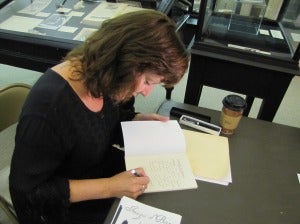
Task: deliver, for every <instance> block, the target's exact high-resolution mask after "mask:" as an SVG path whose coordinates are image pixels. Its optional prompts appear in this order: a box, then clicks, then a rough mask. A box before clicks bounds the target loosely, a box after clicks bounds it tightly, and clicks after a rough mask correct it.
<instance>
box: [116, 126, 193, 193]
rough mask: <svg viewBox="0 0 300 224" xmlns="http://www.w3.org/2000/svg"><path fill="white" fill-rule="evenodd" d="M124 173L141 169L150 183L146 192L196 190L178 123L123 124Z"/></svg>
mask: <svg viewBox="0 0 300 224" xmlns="http://www.w3.org/2000/svg"><path fill="white" fill-rule="evenodd" d="M121 125H122V130H123V137H124V148H125V163H126V169H127V170H130V169H134V168H137V167H143V168H144V170H145V172H146V174H147V176H149V178H150V183H149V185H148V187H147V189H146V191H145V192H160V191H173V190H184V189H192V188H197V183H196V180H195V177H194V175H193V173H192V169H191V166H190V163H189V161H188V158H187V155H186V148H185V138H184V135H183V132H182V130H181V128H180V126H179V124H178V122H177V121H175V120H173V121H168V122H160V121H127V122H122V123H121Z"/></svg>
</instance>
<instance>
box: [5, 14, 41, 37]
mask: <svg viewBox="0 0 300 224" xmlns="http://www.w3.org/2000/svg"><path fill="white" fill-rule="evenodd" d="M42 21H43V20H42V19H36V18H29V17H24V16H15V15H13V16H11V17H9V18H8V19H7V20H5V21H3V22H2V23H1V24H0V29H5V30H11V31H17V32H25V33H27V32H29V31H30V30H33V29H34V28H35V27H36V26H37V25H38V24H39V23H41V22H42ZM20 24H22V25H20Z"/></svg>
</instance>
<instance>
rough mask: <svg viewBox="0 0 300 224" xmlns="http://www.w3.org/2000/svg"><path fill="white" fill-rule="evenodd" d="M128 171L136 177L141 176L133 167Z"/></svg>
mask: <svg viewBox="0 0 300 224" xmlns="http://www.w3.org/2000/svg"><path fill="white" fill-rule="evenodd" d="M130 172H131V173H132V174H133V175H134V176H136V177H141V175H140V174H138V172H136V170H135V169H133V170H130Z"/></svg>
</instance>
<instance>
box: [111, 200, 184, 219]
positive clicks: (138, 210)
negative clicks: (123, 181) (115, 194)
mask: <svg viewBox="0 0 300 224" xmlns="http://www.w3.org/2000/svg"><path fill="white" fill-rule="evenodd" d="M119 208H122V210H121V212H120V214H119V216H118V217H117V220H116V222H115V223H116V224H123V223H130V224H145V223H147V224H177V223H180V221H181V216H180V215H178V214H175V213H172V212H168V211H165V210H162V209H158V208H155V207H152V206H149V205H146V204H143V203H140V202H138V201H135V200H133V199H131V198H128V197H123V198H122V199H121V201H120V204H119Z"/></svg>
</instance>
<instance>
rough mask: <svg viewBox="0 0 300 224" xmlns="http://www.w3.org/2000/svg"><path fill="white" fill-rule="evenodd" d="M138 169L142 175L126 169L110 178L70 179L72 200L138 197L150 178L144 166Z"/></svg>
mask: <svg viewBox="0 0 300 224" xmlns="http://www.w3.org/2000/svg"><path fill="white" fill-rule="evenodd" d="M136 171H137V172H138V173H139V174H141V176H140V177H136V176H134V175H133V174H132V173H131V172H130V171H125V172H122V173H120V174H117V175H115V176H113V177H110V178H100V179H88V180H69V184H70V201H71V202H78V201H85V200H92V199H104V198H112V197H118V198H120V197H122V196H127V197H131V198H137V197H138V196H139V195H141V194H142V193H143V192H144V190H145V189H146V186H147V184H148V183H149V178H148V177H147V176H146V175H145V173H144V171H143V169H142V168H137V169H136Z"/></svg>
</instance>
